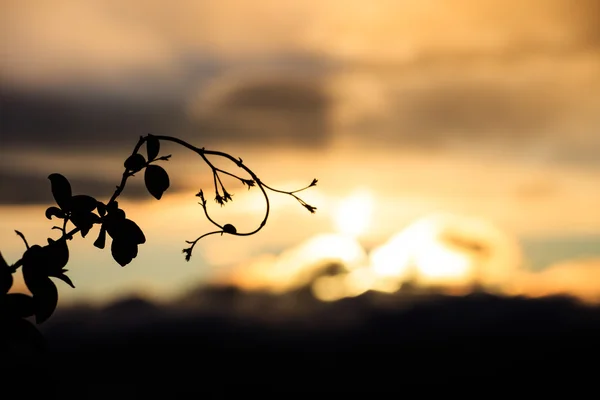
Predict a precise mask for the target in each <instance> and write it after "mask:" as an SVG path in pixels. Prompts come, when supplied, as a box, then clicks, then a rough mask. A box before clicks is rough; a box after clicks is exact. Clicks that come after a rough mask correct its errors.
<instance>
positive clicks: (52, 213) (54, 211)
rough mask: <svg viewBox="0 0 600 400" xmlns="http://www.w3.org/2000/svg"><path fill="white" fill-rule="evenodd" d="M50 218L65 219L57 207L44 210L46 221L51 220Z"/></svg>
mask: <svg viewBox="0 0 600 400" xmlns="http://www.w3.org/2000/svg"><path fill="white" fill-rule="evenodd" d="M52 217H56V218H61V219H62V218H64V217H65V213H64V212H63V211H62V210H61V209H60V208H58V207H54V206H52V207H48V208H47V209H46V218H48V219H52Z"/></svg>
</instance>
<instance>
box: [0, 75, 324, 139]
mask: <svg viewBox="0 0 600 400" xmlns="http://www.w3.org/2000/svg"><path fill="white" fill-rule="evenodd" d="M187 95H188V93H186V92H182V93H180V94H179V95H178V96H177V95H172V93H171V95H169V96H164V97H163V96H161V94H160V93H156V94H155V97H153V98H147V97H141V96H120V94H119V93H100V94H99V93H97V92H86V91H85V90H82V91H81V92H77V91H74V90H73V88H66V89H65V91H52V92H47V91H45V92H44V91H42V92H40V93H36V92H30V91H19V90H16V89H11V90H9V89H7V88H5V90H4V91H3V92H2V137H1V142H2V145H3V147H4V148H5V149H6V148H13V147H17V148H18V147H28V148H36V147H37V148H42V149H47V150H48V151H52V150H56V149H59V150H61V151H62V150H65V149H74V150H80V151H110V150H113V149H115V148H121V147H123V146H125V147H127V148H129V146H131V143H133V142H135V140H136V139H137V138H138V137H139V136H140V135H144V134H146V133H157V134H170V135H173V136H179V137H183V138H185V139H190V140H193V138H196V137H202V140H203V141H204V142H203V143H204V144H206V145H207V146H215V145H219V144H224V143H234V144H243V145H248V146H258V147H262V146H271V145H272V146H278V145H293V146H308V147H312V146H322V145H324V144H325V143H326V142H327V137H328V126H327V118H326V113H327V108H328V99H327V98H326V96H325V95H324V93H323V90H322V88H321V86H320V84H319V83H314V84H305V83H298V82H296V81H295V80H294V78H293V77H292V78H290V79H289V80H283V81H282V80H275V81H266V82H250V83H248V84H246V85H244V86H241V87H237V88H234V89H233V90H232V91H231V93H229V94H228V95H227V97H226V98H225V99H223V100H222V102H220V103H218V104H216V105H215V107H214V108H213V109H212V110H211V112H210V113H208V114H204V115H203V116H202V117H201V118H200V119H195V118H191V117H190V116H189V115H188V113H187V112H186V102H187V98H186V97H187Z"/></svg>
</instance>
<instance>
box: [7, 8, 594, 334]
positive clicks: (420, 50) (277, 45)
mask: <svg viewBox="0 0 600 400" xmlns="http://www.w3.org/2000/svg"><path fill="white" fill-rule="evenodd" d="M0 4H1V12H0V52H1V53H0V96H1V97H0V99H1V110H0V112H1V116H0V117H1V120H0V122H1V125H0V144H1V147H0V203H1V204H0V221H1V223H0V243H1V251H2V254H3V255H4V257H5V258H6V259H7V261H8V262H9V263H11V262H14V261H15V260H17V259H19V258H20V256H21V254H22V252H23V250H24V246H23V243H22V241H21V240H20V239H19V238H18V237H17V236H16V235H15V233H14V230H15V229H18V230H20V231H21V232H23V233H24V234H25V235H26V236H27V238H28V239H29V241H30V243H32V242H33V243H46V240H47V238H48V237H54V236H53V235H56V231H51V229H50V228H51V227H52V225H53V222H52V221H48V220H46V219H45V218H44V211H45V209H46V208H47V207H48V206H50V205H52V204H53V203H54V201H53V199H52V196H51V193H50V184H49V181H48V179H47V176H48V175H49V174H50V173H53V172H59V173H62V174H63V175H65V176H66V177H67V178H69V180H70V181H71V183H72V186H73V191H74V192H75V193H78V194H90V195H93V196H97V197H98V198H99V199H104V200H105V201H106V200H108V198H109V197H110V195H111V194H112V192H113V190H114V187H115V185H116V184H117V183H118V182H119V179H120V175H121V173H122V169H123V161H124V160H125V158H126V157H127V156H128V155H129V154H130V153H131V150H132V148H133V146H134V145H135V143H136V142H137V140H138V138H139V136H140V135H145V134H148V133H153V134H156V135H159V134H161V135H172V136H176V137H179V138H182V139H184V140H187V141H189V142H190V143H192V144H194V145H196V146H199V147H206V148H207V149H211V150H220V151H224V152H228V153H230V154H232V155H233V156H235V157H241V158H243V160H244V162H245V163H246V164H247V165H248V166H249V167H250V168H251V169H253V170H254V171H255V172H256V174H257V175H258V176H259V177H260V178H261V179H262V180H263V181H264V182H266V183H267V184H268V185H270V186H272V187H275V188H278V189H282V190H293V189H297V188H300V187H302V186H305V185H307V184H308V183H310V181H311V180H312V179H313V178H318V180H319V183H318V185H317V186H316V187H314V188H311V189H309V190H307V191H306V192H302V198H303V199H304V200H306V201H307V202H308V203H309V204H311V205H313V206H315V207H317V212H316V214H314V215H312V214H310V213H308V212H307V211H306V209H304V208H303V207H301V206H300V205H299V204H298V203H297V202H296V201H295V200H294V199H293V198H291V197H289V196H285V195H280V194H277V193H273V194H272V196H271V198H272V210H271V217H270V218H269V221H268V223H267V225H266V227H265V228H264V229H263V230H262V231H261V232H260V233H259V234H257V235H255V236H250V237H244V238H240V237H229V236H223V237H220V236H218V235H215V236H210V237H207V238H205V239H203V240H202V241H200V242H199V244H198V245H197V246H196V248H195V251H194V256H193V257H192V260H191V261H190V262H186V261H185V260H184V257H183V254H182V253H181V249H183V248H184V247H187V245H186V243H185V240H193V239H195V238H196V237H197V236H199V235H200V234H202V233H204V232H207V231H209V230H210V229H211V225H210V224H209V223H208V221H206V219H205V218H204V215H203V212H202V209H201V207H200V206H199V205H198V204H197V200H198V199H197V198H195V197H194V194H196V193H197V192H198V190H199V189H201V188H202V189H203V190H204V192H205V193H207V197H208V199H209V211H210V212H212V213H214V216H215V218H216V219H217V220H219V221H220V222H222V223H226V222H230V223H234V225H236V227H237V228H238V230H242V229H243V230H247V229H252V228H253V227H255V226H257V224H259V223H260V220H261V218H262V213H263V211H264V203H263V202H262V199H261V196H260V192H259V191H258V190H256V188H254V189H251V190H246V188H244V187H242V186H241V185H237V184H236V183H235V182H233V181H231V182H230V183H229V184H228V188H229V187H230V188H231V189H230V190H229V189H228V190H229V191H230V192H231V193H233V194H234V197H233V199H234V201H233V202H232V203H229V204H227V205H226V206H225V207H222V208H221V207H219V206H218V205H217V204H216V203H214V202H213V201H212V198H213V196H214V192H213V191H212V176H211V174H210V170H209V169H208V168H207V167H206V165H204V164H203V163H202V160H200V159H199V158H197V157H193V154H188V153H186V150H185V149H183V148H178V147H176V146H171V145H170V144H168V143H165V144H163V146H162V148H163V150H162V152H161V154H172V155H173V157H172V159H171V161H169V162H168V163H163V164H162V166H164V167H165V168H166V169H167V171H168V172H169V174H170V176H171V188H170V189H169V190H168V191H167V192H166V194H165V195H164V197H163V198H162V199H161V200H160V201H157V200H155V199H154V198H152V197H151V196H150V195H149V194H148V193H147V192H146V190H145V188H144V186H143V178H142V177H136V178H134V179H132V180H130V183H129V184H128V186H127V188H126V190H125V192H124V193H123V195H122V197H121V200H120V204H121V206H122V208H123V209H124V210H125V211H126V212H127V215H128V217H129V218H131V219H133V220H135V221H136V222H137V223H138V224H139V225H140V227H141V228H142V229H143V230H144V232H145V233H146V237H147V242H146V244H144V245H142V246H141V247H140V254H139V256H138V257H137V258H136V259H135V260H134V261H133V262H132V263H131V264H130V265H128V266H126V267H125V268H121V267H120V266H118V264H116V263H115V262H114V261H113V260H112V258H111V255H110V251H108V250H104V251H101V250H98V249H96V248H95V247H93V245H92V243H93V240H94V239H95V235H96V231H95V230H94V231H92V233H90V237H92V238H91V239H90V238H86V239H83V240H82V239H80V238H78V239H76V240H73V241H72V242H71V243H70V249H71V258H70V264H69V270H70V277H71V278H72V280H73V282H74V284H75V286H76V287H77V288H76V289H74V290H73V289H70V288H68V287H67V286H66V285H63V286H61V287H59V292H60V305H59V310H70V309H73V310H81V309H82V308H81V307H84V308H83V309H85V310H88V311H87V312H89V313H92V311H90V310H98V309H102V308H103V307H107V305H110V304H112V305H114V304H121V303H119V302H120V301H123V302H124V303H123V304H125V305H127V304H130V305H131V304H138V303H136V302H142V303H143V304H145V306H143V307H146V306H147V307H150V304H152V307H159V308H160V307H165V310H167V309H169V310H171V311H172V310H173V309H175V310H180V311H181V310H187V308H186V307H191V308H192V309H194V310H196V311H197V310H198V307H200V309H203V310H205V311H206V310H216V309H220V308H219V307H225V308H226V309H227V310H228V311H227V313H230V314H231V313H233V314H231V315H234V319H235V320H236V321H237V320H239V318H242V317H241V316H240V315H242V316H249V315H254V316H255V317H256V318H259V317H260V318H263V319H265V318H266V319H268V318H269V317H273V318H275V319H276V320H278V318H282V317H281V316H282V315H296V317H297V314H302V310H305V309H307V308H308V309H311V310H313V308H314V309H317V310H321V309H323V310H329V311H328V312H330V311H331V312H334V311H332V310H337V308H336V307H342V306H340V305H339V304H342V303H343V304H347V303H344V302H345V301H358V300H359V299H365V298H368V299H372V298H373V297H372V296H375V297H376V298H377V299H387V300H385V301H384V300H381V301H383V303H385V304H388V303H391V304H397V302H398V301H400V300H398V299H399V298H400V297H402V296H399V293H402V292H403V289H406V290H404V291H405V292H406V291H408V292H410V293H412V294H413V295H414V294H415V293H442V294H444V295H447V296H467V297H468V295H469V293H474V292H476V293H479V292H481V291H485V292H488V293H489V294H490V295H494V296H522V297H524V298H536V297H542V296H553V295H567V296H570V297H572V298H574V299H576V300H577V301H580V302H584V303H588V304H589V303H595V302H597V301H598V300H600V209H599V201H600V2H599V1H597V0H580V1H577V2H571V1H567V0H530V1H527V2H522V1H517V0H502V1H500V0H485V1H481V0H479V1H470V0H447V1H433V0H397V1H387V0H375V1H368V2H366V1H359V0H326V1H317V0H314V1H313V0H308V1H306V0H304V1H300V0H297V1H296V0H285V1H280V0H277V1H275V0H253V1H242V0H221V1H204V0H198V1H179V2H176V3H170V4H168V5H167V4H165V3H164V2H160V1H157V0H149V1H148V0H146V1H128V2H122V1H111V0H108V1H99V0H98V1H95V0H86V1H75V0H52V1H45V0H41V1H38V2H35V3H32V2H22V1H12V0H2V2H1V3H0ZM223 165H224V166H225V167H227V168H230V170H231V171H232V172H235V169H236V168H235V166H234V165H227V164H226V163H225V164H223ZM20 282H21V283H20V284H17V285H16V286H15V290H20V291H26V288H24V286H23V284H22V281H20ZM59 285H61V284H59ZM223 293H225V294H227V295H224V294H223ZM232 293H233V294H232ZM244 293H246V294H244ZM251 293H254V295H255V296H258V297H257V298H260V299H263V300H260V301H258V300H256V301H250V300H248V299H249V298H254V297H252V295H251ZM231 296H233V297H231ZM239 296H242V298H243V299H245V300H243V301H242V300H240V301H238V302H234V303H231V302H229V303H228V302H227V301H226V300H224V299H231V298H239ZM243 296H247V297H243ZM248 296H250V297H248ZM264 296H266V297H264ZM272 296H274V297H272ZM522 297H519V298H522ZM124 298H126V299H129V300H122V299H124ZM265 298H267V299H272V300H270V303H268V304H271V306H265V305H264V301H267V300H264V299H265ZM465 298H466V297H465ZM469 298H470V297H469ZM494 298H496V297H494ZM131 299H137V300H135V301H134V300H131ZM283 299H287V300H285V301H284V300H283ZM352 299H354V300H352ZM389 299H394V300H393V301H392V300H389ZM131 301H133V303H130V302H131ZM365 301H366V300H365ZM381 301H379V300H377V301H376V302H375V303H372V302H371V300H369V301H368V303H369V304H370V306H369V307H371V308H372V309H374V310H375V309H376V310H380V309H381V307H383V308H384V309H385V308H386V307H388V306H385V307H384V306H382V305H381V304H380V303H381ZM340 302H341V303H340ZM181 304H187V306H186V307H184V306H182V305H181ZM225 304H229V306H225ZM232 304H233V305H232ZM336 304H337V305H336ZM352 304H354V303H352ZM361 304H362V303H361ZM373 304H376V305H373ZM138 305H139V304H138ZM77 307H79V308H77ZM86 307H87V308H86ZM109 307H110V306H109ZM127 307H129V306H127ZM127 307H125V309H128V308H127ZM131 307H133V309H134V310H136V311H135V312H133V314H132V315H136V316H137V318H142V316H143V315H146V314H144V313H143V312H140V311H139V310H138V309H137V308H136V306H131ZM169 307H171V308H169ZM311 307H312V308H311ZM315 307H316V308H315ZM359 308H360V307H358V306H352V307H351V308H350V310H354V311H353V312H350V315H349V316H348V315H346V314H345V313H342V312H339V311H335V312H334V314H335V315H338V316H340V318H342V317H343V316H344V315H346V316H347V317H348V318H349V319H353V318H358V317H357V315H358V314H360V313H358V311H356V310H358V309H359ZM371 308H369V310H371ZM344 309H345V308H344ZM232 310H235V312H234V311H232ZM484 310H485V308H484ZM171 311H169V312H167V311H164V312H165V313H166V314H165V315H172V312H171ZM173 312H174V311H173ZM315 312H316V311H315ZM373 312H374V311H373ZM357 313H358V314H357ZM92 314H93V313H92ZM92 314H86V313H81V312H80V313H79V314H77V315H80V317H81V315H92ZM367 314H368V315H371V314H369V313H367ZM69 315H71V314H69ZM93 315H95V314H93ZM119 315H120V314H119ZM228 315H229V314H228ZM310 315H312V317H310V318H308V319H309V320H311V321H313V322H314V321H315V319H314V318H315V317H314V315H313V314H310ZM327 315H329V314H327ZM361 315H362V314H361ZM60 318H61V317H57V320H60ZM65 318H66V317H65ZM70 318H75V317H73V316H72V315H71V317H70ZM81 318H84V317H81ZM87 318H92V317H87ZM98 318H99V317H97V316H96V317H93V318H92V319H94V320H98ZM325 320H327V321H330V320H331V318H330V317H327V318H325ZM51 323H52V322H48V324H51ZM112 323H113V322H111V324H112ZM107 324H108V322H107ZM109 325H110V324H109ZM49 326H50V325H49ZM111 326H112V325H111Z"/></svg>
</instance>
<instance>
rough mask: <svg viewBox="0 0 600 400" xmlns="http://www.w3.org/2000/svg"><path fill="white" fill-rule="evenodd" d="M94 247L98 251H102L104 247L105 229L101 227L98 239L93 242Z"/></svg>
mask: <svg viewBox="0 0 600 400" xmlns="http://www.w3.org/2000/svg"><path fill="white" fill-rule="evenodd" d="M94 246H96V247H97V248H99V249H103V248H104V246H106V228H105V227H104V226H102V227H101V228H100V233H99V234H98V238H97V239H96V241H95V242H94Z"/></svg>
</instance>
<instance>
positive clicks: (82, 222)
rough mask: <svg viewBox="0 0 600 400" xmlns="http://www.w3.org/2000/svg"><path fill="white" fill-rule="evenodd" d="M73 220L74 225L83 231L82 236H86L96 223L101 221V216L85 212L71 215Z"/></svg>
mask: <svg viewBox="0 0 600 400" xmlns="http://www.w3.org/2000/svg"><path fill="white" fill-rule="evenodd" d="M71 222H73V225H75V226H76V227H78V228H79V230H80V231H81V237H86V235H87V234H88V232H89V231H90V230H91V229H92V227H93V226H94V224H95V223H98V222H100V217H98V216H97V215H96V214H94V213H91V212H88V213H84V214H73V215H72V216H71Z"/></svg>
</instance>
